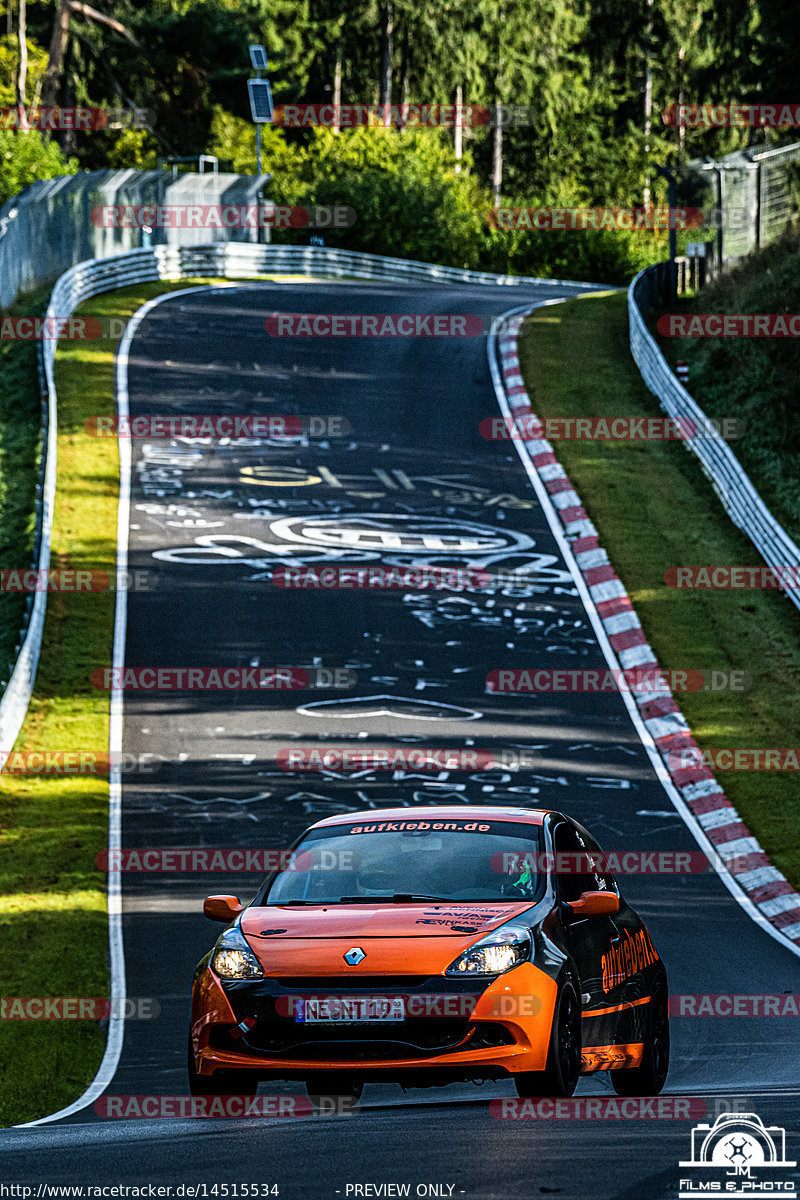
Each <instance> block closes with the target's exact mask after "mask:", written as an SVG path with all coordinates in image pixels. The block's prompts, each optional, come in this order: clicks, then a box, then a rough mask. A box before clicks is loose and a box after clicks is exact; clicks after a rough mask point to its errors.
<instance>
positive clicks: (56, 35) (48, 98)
mask: <svg viewBox="0 0 800 1200" xmlns="http://www.w3.org/2000/svg"><path fill="white" fill-rule="evenodd" d="M69 12H70V0H60V4H59V6H58V12H57V13H56V19H55V22H54V24H53V35H52V37H51V38H50V57H49V58H48V60H47V69H46V70H45V73H44V77H43V79H42V107H43V108H50V107H51V106H52V105H53V104H55V101H56V89H57V87H58V79H59V76H60V74H61V64H62V63H63V61H64V51H65V50H66V48H67V38H68V37H69Z"/></svg>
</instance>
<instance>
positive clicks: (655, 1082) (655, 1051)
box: [609, 988, 669, 1096]
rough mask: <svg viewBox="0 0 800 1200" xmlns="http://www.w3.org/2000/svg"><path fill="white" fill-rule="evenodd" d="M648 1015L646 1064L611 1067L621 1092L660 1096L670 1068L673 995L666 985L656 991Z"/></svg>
mask: <svg viewBox="0 0 800 1200" xmlns="http://www.w3.org/2000/svg"><path fill="white" fill-rule="evenodd" d="M649 1007H650V1012H649V1015H648V1018H647V1035H646V1037H645V1043H644V1052H643V1054H642V1064H641V1066H639V1067H622V1068H621V1069H619V1070H617V1071H610V1072H609V1074H610V1076H611V1086H612V1087H613V1089H614V1091H615V1092H616V1093H617V1095H618V1096H658V1095H659V1093H660V1092H661V1091H662V1089H663V1087H664V1084H665V1083H666V1081H667V1072H668V1071H669V998H668V996H667V991H666V988H659V989H658V991H656V992H654V993H653V999H652V1000H651V1001H650V1006H649Z"/></svg>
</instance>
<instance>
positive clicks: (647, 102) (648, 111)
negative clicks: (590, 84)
mask: <svg viewBox="0 0 800 1200" xmlns="http://www.w3.org/2000/svg"><path fill="white" fill-rule="evenodd" d="M644 36H645V51H644V52H645V68H644V152H645V154H649V153H650V132H651V129H652V115H653V64H652V61H651V58H650V43H651V41H652V37H653V0H647V23H646V24H645V33H644ZM644 206H645V208H649V207H650V176H649V175H647V177H646V178H645V181H644Z"/></svg>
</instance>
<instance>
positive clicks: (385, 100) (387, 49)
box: [378, 0, 394, 105]
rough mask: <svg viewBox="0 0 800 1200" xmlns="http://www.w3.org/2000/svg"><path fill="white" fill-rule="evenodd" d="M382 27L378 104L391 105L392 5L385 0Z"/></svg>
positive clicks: (388, 0)
mask: <svg viewBox="0 0 800 1200" xmlns="http://www.w3.org/2000/svg"><path fill="white" fill-rule="evenodd" d="M385 13H386V16H385V22H384V26H383V61H382V63H381V89H380V96H379V99H378V103H379V104H380V105H386V104H391V103H392V50H393V48H394V47H393V43H394V5H393V3H392V0H387V4H386V9H385Z"/></svg>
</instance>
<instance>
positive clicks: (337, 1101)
mask: <svg viewBox="0 0 800 1200" xmlns="http://www.w3.org/2000/svg"><path fill="white" fill-rule="evenodd" d="M306 1091H307V1093H308V1098H309V1100H310V1101H311V1103H312V1104H313V1106H314V1108H315V1109H317V1110H318V1111H319V1112H321V1113H346V1112H352V1111H353V1109H354V1108H355V1107H356V1105H357V1104H358V1102H359V1100H360V1099H361V1093H362V1092H363V1091H364V1082H363V1080H361V1079H356V1078H355V1076H353V1075H346V1074H344V1073H342V1074H340V1075H337V1074H336V1073H335V1072H333V1073H331V1074H330V1075H329V1076H326V1077H325V1078H324V1079H314V1080H310V1079H308V1080H306Z"/></svg>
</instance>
